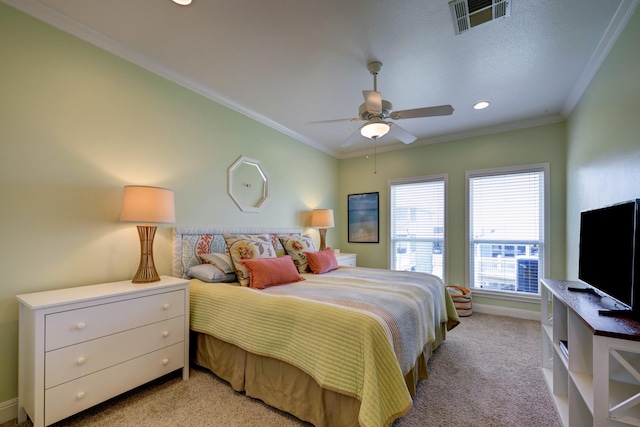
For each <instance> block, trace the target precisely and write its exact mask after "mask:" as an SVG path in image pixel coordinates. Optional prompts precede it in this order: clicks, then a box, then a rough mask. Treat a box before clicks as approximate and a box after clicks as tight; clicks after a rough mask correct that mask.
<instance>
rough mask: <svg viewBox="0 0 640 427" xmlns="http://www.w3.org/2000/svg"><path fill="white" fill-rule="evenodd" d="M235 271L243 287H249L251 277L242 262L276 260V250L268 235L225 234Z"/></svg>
mask: <svg viewBox="0 0 640 427" xmlns="http://www.w3.org/2000/svg"><path fill="white" fill-rule="evenodd" d="M224 240H225V241H226V242H227V248H228V249H229V255H230V256H231V259H232V260H233V269H234V270H235V272H236V276H238V282H240V284H241V285H242V286H249V282H250V280H251V276H250V275H249V270H247V267H245V266H244V265H242V263H241V262H240V261H242V260H248V259H259V258H275V257H276V250H275V249H274V248H273V244H272V243H271V237H269V235H268V234H224Z"/></svg>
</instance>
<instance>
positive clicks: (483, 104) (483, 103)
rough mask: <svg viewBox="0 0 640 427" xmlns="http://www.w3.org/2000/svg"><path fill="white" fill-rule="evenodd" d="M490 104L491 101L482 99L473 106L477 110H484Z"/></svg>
mask: <svg viewBox="0 0 640 427" xmlns="http://www.w3.org/2000/svg"><path fill="white" fill-rule="evenodd" d="M488 106H489V103H488V102H487V101H480V102H478V103H476V104H474V106H473V108H474V109H476V110H483V109H485V108H487V107H488Z"/></svg>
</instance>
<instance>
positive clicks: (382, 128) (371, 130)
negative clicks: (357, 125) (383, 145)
mask: <svg viewBox="0 0 640 427" xmlns="http://www.w3.org/2000/svg"><path fill="white" fill-rule="evenodd" d="M389 127H390V126H389V125H388V124H387V123H385V122H370V123H367V124H366V125H364V126H362V128H361V129H360V134H361V135H362V136H364V137H366V138H369V139H374V138H380V137H381V136H385V135H386V134H387V132H389Z"/></svg>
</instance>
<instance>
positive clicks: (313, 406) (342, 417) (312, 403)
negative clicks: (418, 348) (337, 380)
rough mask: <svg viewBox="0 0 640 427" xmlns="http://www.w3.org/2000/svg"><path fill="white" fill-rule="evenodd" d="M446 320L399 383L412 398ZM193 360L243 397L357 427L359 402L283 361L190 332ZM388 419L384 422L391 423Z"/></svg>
mask: <svg viewBox="0 0 640 427" xmlns="http://www.w3.org/2000/svg"><path fill="white" fill-rule="evenodd" d="M446 332H447V324H446V323H443V324H441V327H440V329H436V340H435V341H434V342H432V343H429V344H427V345H426V346H425V349H424V351H423V353H422V354H421V355H420V356H419V357H418V359H417V360H416V362H415V364H414V368H413V369H412V370H410V371H409V372H408V373H406V374H405V377H404V378H405V382H406V383H407V388H408V390H409V393H410V394H411V396H414V394H415V390H416V387H417V384H418V381H419V380H423V379H426V378H427V376H428V374H427V362H428V360H429V358H430V357H431V354H432V353H433V351H434V350H435V349H436V348H437V347H438V346H439V345H440V344H441V343H442V341H444V339H445V337H446ZM193 334H194V336H193V337H192V340H191V342H192V343H193V344H195V345H196V348H194V349H193V352H192V359H193V362H194V363H195V364H197V365H199V366H202V367H204V368H207V369H209V370H210V371H211V372H213V373H214V374H216V375H217V376H218V377H220V378H222V379H223V380H225V381H227V382H228V383H229V384H230V385H231V387H232V388H233V389H234V390H236V391H239V392H244V393H246V395H247V396H250V397H253V398H256V399H259V400H262V401H263V402H265V403H266V404H268V405H270V406H273V407H275V408H278V409H280V410H282V411H285V412H288V413H290V414H292V415H295V416H296V417H298V418H300V419H301V420H304V421H308V422H310V423H312V424H313V425H315V426H316V427H338V426H345V427H346V426H357V425H359V422H358V413H359V412H360V401H359V400H358V399H357V398H356V397H355V396H349V395H345V394H343V393H340V392H338V391H335V390H329V389H326V388H323V387H321V386H320V385H318V383H317V382H316V381H315V380H314V379H313V378H312V377H311V376H309V375H308V374H307V373H305V372H304V371H302V370H300V369H298V368H297V367H295V366H292V365H290V364H288V363H286V362H283V361H280V360H277V359H274V358H271V357H266V356H260V355H256V354H252V353H249V352H247V351H245V350H243V349H241V348H240V347H237V346H235V345H233V344H229V343H227V342H225V341H222V340H219V339H217V338H215V337H213V336H211V335H208V334H202V333H196V332H193ZM391 422H393V420H389V424H391Z"/></svg>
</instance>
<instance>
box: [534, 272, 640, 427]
mask: <svg viewBox="0 0 640 427" xmlns="http://www.w3.org/2000/svg"><path fill="white" fill-rule="evenodd" d="M541 282H542V287H541V290H540V291H541V295H542V305H541V308H542V358H543V359H542V368H543V372H544V374H545V378H546V380H547V383H548V384H549V388H550V390H551V393H552V395H553V399H554V401H555V404H556V408H557V410H558V413H559V414H560V418H561V419H562V423H563V425H564V426H567V427H586V426H594V427H605V426H607V427H613V426H615V427H623V426H638V427H640V323H639V322H637V321H635V320H631V319H628V318H624V317H608V316H601V315H599V313H598V309H600V308H603V307H602V305H601V303H600V299H601V298H600V297H599V296H597V295H593V294H588V293H582V292H574V291H570V290H569V289H568V288H569V287H571V286H575V287H580V286H582V287H584V284H581V283H580V282H569V281H560V280H552V279H542V281H541ZM565 343H566V352H565V349H563V344H565Z"/></svg>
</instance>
